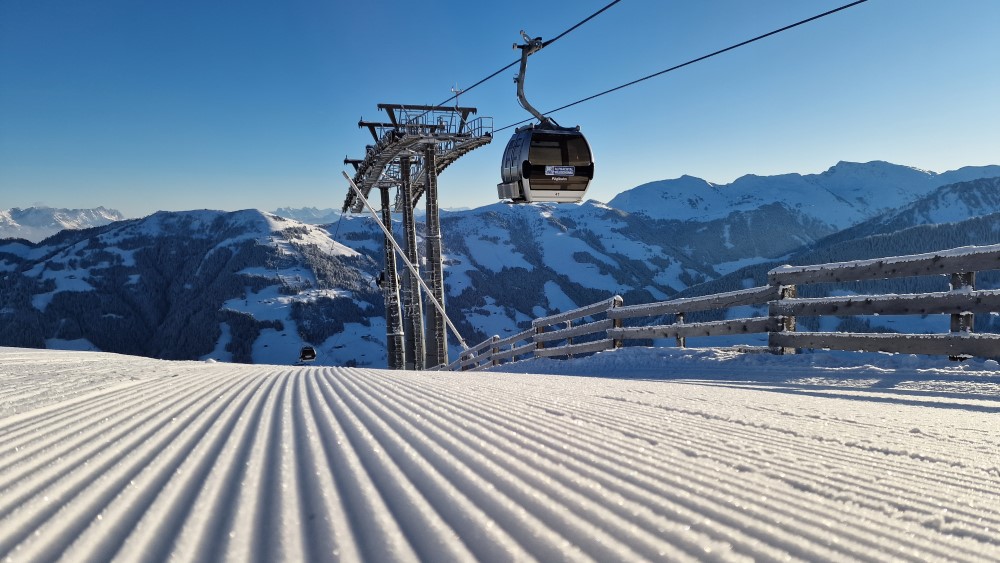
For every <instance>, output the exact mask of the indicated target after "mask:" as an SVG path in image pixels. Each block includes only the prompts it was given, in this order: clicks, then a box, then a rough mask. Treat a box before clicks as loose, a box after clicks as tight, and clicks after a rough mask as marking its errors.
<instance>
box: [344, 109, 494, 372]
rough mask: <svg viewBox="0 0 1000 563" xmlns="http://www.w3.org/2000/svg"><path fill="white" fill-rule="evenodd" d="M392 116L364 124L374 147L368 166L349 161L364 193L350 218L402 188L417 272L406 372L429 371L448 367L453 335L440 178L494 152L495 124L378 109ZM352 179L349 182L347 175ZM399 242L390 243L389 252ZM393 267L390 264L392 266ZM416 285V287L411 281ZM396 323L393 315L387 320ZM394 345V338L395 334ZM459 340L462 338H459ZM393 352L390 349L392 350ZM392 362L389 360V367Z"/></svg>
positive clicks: (352, 203) (354, 198)
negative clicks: (421, 226) (374, 195)
mask: <svg viewBox="0 0 1000 563" xmlns="http://www.w3.org/2000/svg"><path fill="white" fill-rule="evenodd" d="M378 108H379V109H380V110H382V111H385V112H386V116H387V120H386V121H364V120H361V121H359V122H358V126H359V127H362V128H366V129H368V130H369V132H370V133H371V135H372V138H373V140H374V142H375V144H374V145H369V146H368V147H367V148H366V151H365V157H364V158H363V159H345V161H344V163H345V164H351V165H352V166H353V167H354V170H355V174H354V177H353V179H351V177H350V176H348V179H349V180H351V181H352V183H353V184H354V185H355V186H356V187H357V190H356V191H355V190H354V189H349V190H348V192H347V197H346V198H345V199H344V206H343V212H347V211H352V212H360V211H361V210H362V209H364V207H365V204H366V203H367V199H368V197H369V193H370V191H371V190H372V189H375V188H378V189H379V190H382V189H383V188H385V189H388V188H391V187H395V188H397V190H396V201H395V205H394V211H396V212H399V213H402V216H403V219H402V223H403V224H402V227H403V239H404V240H405V243H406V251H405V260H406V261H408V262H409V263H410V264H412V265H413V266H414V267H413V268H412V269H411V270H410V272H409V273H408V275H404V276H403V284H402V288H401V289H402V291H401V295H400V296H401V301H402V327H403V338H402V340H403V347H404V362H403V364H404V365H405V367H406V368H407V369H423V368H424V367H425V366H426V367H434V366H438V365H441V364H446V363H448V334H447V328H448V327H449V326H451V328H452V329H453V330H454V327H453V326H452V325H451V323H450V321H448V319H447V316H446V315H445V311H444V293H445V292H444V266H443V260H442V252H443V249H442V245H441V216H440V207H439V205H438V196H437V177H438V175H439V174H441V172H443V171H444V169H445V168H447V167H448V166H449V165H450V164H451V163H453V162H455V161H456V160H458V159H459V158H460V157H461V156H462V155H465V154H467V153H468V152H470V151H472V150H475V149H477V148H479V147H481V146H484V145H486V144H488V143H489V142H490V141H491V140H492V139H493V119H492V118H489V117H478V118H475V119H470V118H471V117H472V116H473V115H475V113H476V108H470V107H458V106H454V107H447V106H422V105H403V104H379V105H378ZM414 170H416V171H417V172H416V173H415V174H414V173H413V171H414ZM345 176H346V174H345ZM425 193H426V195H427V197H426V198H425V204H426V209H427V215H426V217H427V219H426V220H427V229H426V240H425V243H426V246H427V248H426V251H425V259H426V272H427V275H428V280H429V282H430V283H429V286H430V287H429V288H428V289H427V290H428V291H429V295H428V298H429V299H430V300H431V301H432V302H434V304H435V307H433V308H430V309H428V310H427V322H426V325H427V331H426V334H425V330H424V327H425V322H424V311H423V306H422V302H421V297H420V291H419V287H418V284H419V285H420V286H427V285H428V284H425V283H424V281H423V279H422V278H420V273H419V271H417V267H418V266H419V264H420V253H419V249H418V247H417V228H416V220H415V217H414V215H415V213H414V209H415V208H416V206H417V204H418V203H419V200H420V198H421V197H422V196H424V194H425ZM390 242H392V243H394V242H395V241H394V240H392V239H390V238H389V235H387V239H386V244H387V245H388V244H389V243H390ZM387 264H388V260H387ZM411 278H412V279H411ZM387 306H388V301H387ZM388 315H389V313H388V309H387V316H388ZM386 320H387V323H386V324H387V326H386V337H387V340H390V339H393V338H395V336H394V335H392V334H390V332H389V328H388V327H389V323H388V318H387V319H386ZM455 335H456V337H457V338H459V341H461V337H459V336H458V332H457V330H456V331H455ZM390 347H391V345H389V344H388V342H387V348H390ZM392 363H393V360H391V359H390V367H393V366H392Z"/></svg>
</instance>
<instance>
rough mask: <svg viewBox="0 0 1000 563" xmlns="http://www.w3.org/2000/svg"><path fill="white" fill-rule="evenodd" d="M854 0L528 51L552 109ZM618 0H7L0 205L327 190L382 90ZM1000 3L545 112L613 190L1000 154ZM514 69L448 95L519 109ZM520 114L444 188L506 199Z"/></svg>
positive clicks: (823, 33)
mask: <svg viewBox="0 0 1000 563" xmlns="http://www.w3.org/2000/svg"><path fill="white" fill-rule="evenodd" d="M845 3H847V0H837V1H828V0H812V1H805V0H753V1H751V0H704V1H699V2H693V1H690V0H622V1H621V2H620V3H619V4H617V5H616V6H614V7H612V8H611V9H609V10H608V11H607V12H605V13H604V14H602V15H600V16H598V17H597V18H595V19H594V20H592V21H591V22H589V23H587V24H586V25H584V26H582V27H580V28H579V29H577V30H576V31H574V32H573V33H571V34H569V35H567V36H566V37H564V38H563V39H561V40H560V41H558V42H556V43H554V44H553V45H551V46H550V47H548V48H546V49H545V50H543V51H541V52H539V53H538V54H536V55H533V56H532V58H531V62H530V65H529V71H528V80H527V85H526V92H527V96H528V99H529V100H530V101H531V102H532V104H534V105H535V106H536V107H538V108H539V109H541V110H543V111H546V110H549V109H552V108H554V107H558V106H561V105H564V104H566V103H568V102H572V101H575V100H578V99H580V98H583V97H586V96H589V95H591V94H594V93H597V92H600V91H602V90H605V89H607V88H611V87H614V86H617V85H619V84H622V83H625V82H629V81H631V80H634V79H636V78H639V77H642V76H645V75H647V74H650V73H653V72H656V71H659V70H662V69H664V68H667V67H670V66H673V65H675V64H677V63H681V62H684V61H686V60H689V59H691V58H694V57H698V56H701V55H703V54H706V53H709V52H712V51H714V50H717V49H719V48H722V47H726V46H729V45H731V44H733V43H736V42H739V41H743V40H745V39H749V38H751V37H753V36H756V35H759V34H761V33H765V32H768V31H771V30H772V29H775V28H778V27H781V26H784V25H787V24H789V23H792V22H795V21H798V20H800V19H804V18H806V17H809V16H812V15H815V14H818V13H820V12H823V11H826V10H828V9H831V8H834V7H837V6H840V5H842V4H845ZM605 4H607V0H578V1H573V2H570V1H568V0H567V1H548V0H531V1H528V0H507V1H505V2H468V1H467V0H428V1H427V2H423V3H409V2H399V1H397V0H383V1H367V2H361V1H332V2H331V1H325V2H324V1H319V0H285V1H267V2H265V1H259V0H245V1H239V2H237V1H215V0H200V1H191V0H173V1H170V2H136V1H134V0H88V1H86V2H80V1H76V0H34V1H27V0H0V194H2V196H0V208H9V207H26V206H30V205H35V204H44V205H49V206H53V207H95V206H98V205H103V206H106V207H112V208H116V209H119V210H121V211H122V212H123V213H125V214H126V215H128V216H142V215H146V214H148V213H152V212H154V211H156V210H160V209H165V210H185V209H203V208H210V209H227V210H235V209H245V208H259V209H265V210H270V209H275V208H277V207H282V206H291V207H304V206H314V207H320V208H324V207H334V208H339V206H340V205H341V203H342V202H343V199H344V195H345V193H346V186H345V182H344V180H343V178H342V177H341V175H340V172H341V170H344V169H345V166H344V165H343V163H342V161H343V159H344V157H345V156H349V157H358V156H361V155H362V154H363V151H364V146H365V144H367V143H369V142H370V140H371V137H370V136H369V134H368V132H367V131H366V130H361V129H358V127H357V121H358V119H359V118H362V117H363V118H365V119H369V120H381V119H382V118H383V116H382V115H380V112H378V110H377V109H376V105H377V104H378V103H412V104H432V103H438V102H441V101H443V100H445V99H446V98H448V97H449V96H450V95H451V92H450V89H451V88H452V87H453V86H456V85H457V86H458V87H460V88H461V87H465V86H468V85H470V84H472V83H474V82H476V81H478V80H479V79H481V78H483V77H485V76H487V75H488V74H490V73H492V72H493V71H495V70H497V69H499V68H501V67H503V66H504V65H506V64H507V63H509V62H511V61H513V60H514V59H515V58H516V57H517V56H518V55H517V52H515V51H514V50H512V49H511V45H512V44H513V43H514V42H515V41H518V40H519V34H518V32H519V30H521V29H525V30H526V31H527V32H528V33H529V34H531V35H532V36H542V37H543V38H550V37H554V36H555V35H558V34H559V33H561V32H562V31H564V30H565V29H567V28H568V27H570V26H571V25H573V24H575V23H576V22H578V21H579V20H581V19H582V18H584V17H586V16H587V15H589V14H591V13H592V12H594V11H595V10H597V9H599V8H600V7H602V6H604V5H605ZM998 25H1000V1H997V0H949V1H941V0H869V1H868V2H867V3H865V4H862V5H859V6H857V7H854V8H851V9H849V10H846V11H844V12H841V13H838V14H835V15H832V16H829V17H827V18H824V19H823V20H820V21H817V22H813V23H810V24H807V25H805V26H802V27H799V28H796V29H794V30H790V31H788V32H785V33H782V34H780V35H778V36H775V37H772V38H768V39H765V40H763V41H760V42H758V43H754V44H753V45H750V46H747V47H744V48H741V49H738V50H736V51H733V52H730V53H726V54H723V55H720V56H719V57H716V58H713V59H710V60H708V61H704V62H701V63H698V64H695V65H692V66H690V67H686V68H684V69H681V70H679V71H676V72H673V73H669V74H666V75H664V76H661V77H659V78H655V79H652V80H649V81H646V82H644V83H642V84H640V85H637V86H634V87H631V88H628V89H625V90H622V91H620V92H616V93H614V94H610V95H608V96H605V97H602V98H599V99H597V100H594V101H591V102H587V103H585V104H581V105H578V106H575V107H573V108H570V109H567V110H565V111H563V112H560V113H557V114H555V116H554V117H555V118H556V119H557V120H558V121H559V122H560V123H561V124H563V125H580V126H581V127H582V129H583V131H584V132H585V133H586V134H587V136H588V138H589V139H590V141H591V144H592V146H593V149H594V152H595V157H596V161H597V172H596V174H597V178H596V179H595V181H594V182H593V184H592V187H591V190H590V192H589V193H588V197H592V198H595V199H598V200H601V201H608V200H609V199H611V198H612V197H614V195H615V194H617V193H618V192H621V191H623V190H626V189H629V188H631V187H634V186H636V185H639V184H642V183H644V182H648V181H654V180H660V179H664V178H673V177H677V176H680V175H682V174H690V175H694V176H699V177H702V178H705V179H707V180H709V181H712V182H717V183H725V182H729V181H732V180H733V179H735V178H737V177H739V176H742V175H744V174H759V175H767V174H779V173H786V172H799V173H815V172H820V171H822V170H825V169H826V168H828V167H830V166H832V165H833V164H835V163H836V162H837V161H839V160H849V161H869V160H888V161H891V162H895V163H899V164H905V165H910V166H915V167H918V168H925V169H929V170H934V171H938V172H943V171H945V170H949V169H954V168H958V167H961V166H966V165H984V164H1000V140H998V139H1000V137H998V135H997V131H1000V110H998V103H997V101H996V100H997V99H998V97H1000V96H998V93H1000V73H998V72H997V70H996V69H998V68H1000V34H998V33H997V31H996V30H997V28H998ZM514 74H515V69H511V70H509V71H507V72H505V73H503V74H501V75H500V76H498V77H496V78H494V79H493V80H491V81H489V82H487V83H485V84H483V85H482V86H479V87H478V88H476V89H475V90H473V91H471V92H469V93H467V94H464V95H462V96H461V97H460V100H459V101H460V103H461V104H462V105H469V106H474V107H477V108H479V115H481V116H491V117H493V119H494V123H495V125H496V127H497V128H500V127H504V126H506V125H509V124H511V123H514V122H516V121H520V120H521V119H523V118H525V117H527V113H526V112H524V110H522V109H521V108H520V107H519V106H518V105H517V102H516V98H515V91H514V85H513V81H512V77H513V75H514ZM509 132H510V130H508V131H504V132H501V133H498V134H497V139H496V140H495V141H494V142H493V144H491V145H489V146H487V147H485V148H482V149H479V150H477V151H475V152H473V153H471V154H470V155H468V156H466V157H464V158H463V160H461V161H459V162H458V163H457V164H455V165H453V166H451V167H450V168H448V169H447V170H446V171H445V173H444V174H443V175H442V176H441V179H440V188H441V205H442V207H465V206H478V205H485V204H488V203H492V202H494V201H495V200H496V183H497V181H498V179H499V170H498V168H499V167H498V164H499V160H500V154H501V151H502V150H503V146H504V144H505V143H506V137H507V136H508V134H509Z"/></svg>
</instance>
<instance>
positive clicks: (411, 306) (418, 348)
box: [399, 155, 425, 370]
mask: <svg viewBox="0 0 1000 563" xmlns="http://www.w3.org/2000/svg"><path fill="white" fill-rule="evenodd" d="M399 171H400V187H399V189H400V190H401V191H402V192H403V193H402V200H403V239H404V240H405V242H406V259H407V260H408V261H409V262H410V263H411V264H413V265H414V266H416V267H417V268H419V267H420V257H419V255H418V252H417V222H416V219H415V218H414V216H413V203H412V202H413V191H412V187H411V185H410V157H409V156H405V155H404V156H401V157H399ZM403 332H404V341H405V358H406V369H417V370H419V369H424V349H425V346H424V311H423V303H422V302H421V299H420V284H419V282H418V281H417V279H416V278H415V277H414V276H413V274H412V273H411V272H410V271H409V270H407V272H406V273H405V276H404V283H403Z"/></svg>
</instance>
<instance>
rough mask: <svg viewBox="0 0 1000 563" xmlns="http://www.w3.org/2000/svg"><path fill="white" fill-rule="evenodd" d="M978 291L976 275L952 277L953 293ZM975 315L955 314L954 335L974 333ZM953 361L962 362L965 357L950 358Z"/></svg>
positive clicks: (963, 274) (962, 274) (967, 273)
mask: <svg viewBox="0 0 1000 563" xmlns="http://www.w3.org/2000/svg"><path fill="white" fill-rule="evenodd" d="M974 289H976V273H975V272H960V273H957V274H952V275H951V291H953V292H966V291H972V290H974ZM974 322H975V315H974V314H973V313H954V314H952V315H951V332H952V334H962V333H965V334H969V333H971V332H972V329H973V323H974ZM948 359H950V360H952V361H962V360H964V359H966V358H965V356H948Z"/></svg>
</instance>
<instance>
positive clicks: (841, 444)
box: [0, 348, 1000, 561]
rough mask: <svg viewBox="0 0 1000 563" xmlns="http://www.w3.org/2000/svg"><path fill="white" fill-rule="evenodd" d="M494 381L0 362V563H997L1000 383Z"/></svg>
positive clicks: (74, 360) (631, 369) (767, 359)
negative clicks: (63, 562) (1, 562)
mask: <svg viewBox="0 0 1000 563" xmlns="http://www.w3.org/2000/svg"><path fill="white" fill-rule="evenodd" d="M504 371H506V372H508V373H504V372H500V371H496V372H460V373H452V372H402V371H396V372H393V371H387V370H373V369H349V368H332V367H290V366H268V365H252V366H246V365H233V364H223V363H216V362H213V361H206V362H166V361H158V360H152V359H147V358H138V357H129V356H119V355H113V354H106V353H97V352H57V351H50V350H48V351H47V350H24V349H14V348H0V558H3V559H5V560H15V561H22V560H23V561H35V560H52V559H57V558H60V557H62V558H65V559H68V560H79V561H90V560H108V559H111V558H115V557H117V558H120V559H123V560H149V559H151V558H152V559H158V560H160V559H168V558H169V559H175V560H201V561H220V560H223V559H234V560H263V561H278V560H285V561H305V560H334V559H341V560H348V561H353V560H368V561H398V560H418V559H420V560H428V561H454V560H499V559H502V560H510V559H516V560H527V559H540V560H545V561H553V560H566V559H571V560H584V559H596V560H600V561H637V560H670V561H686V560H690V561H693V560H720V561H734V560H753V559H756V560H779V559H799V560H810V561H815V560H913V561H926V560H956V561H983V560H994V561H995V560H997V559H1000V535H998V534H997V530H998V527H1000V433H998V432H997V428H998V427H1000V426H998V420H1000V366H998V365H997V364H996V362H990V361H987V362H979V363H970V362H966V363H960V364H959V363H950V362H947V361H938V360H929V359H923V358H918V357H916V356H898V355H897V356H892V355H886V354H807V355H801V356H783V357H777V356H770V355H765V354H736V353H733V352H728V351H725V350H669V349H627V350H618V351H614V352H609V353H602V354H598V355H595V356H593V357H591V358H584V359H576V360H568V361H555V360H533V361H530V362H524V363H520V364H511V365H509V366H506V367H504ZM518 371H532V372H548V373H549V374H548V375H540V374H537V373H536V374H531V373H513V372H518ZM556 373H565V374H572V375H555V374H556ZM596 375H600V376H601V377H594V376H596Z"/></svg>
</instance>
